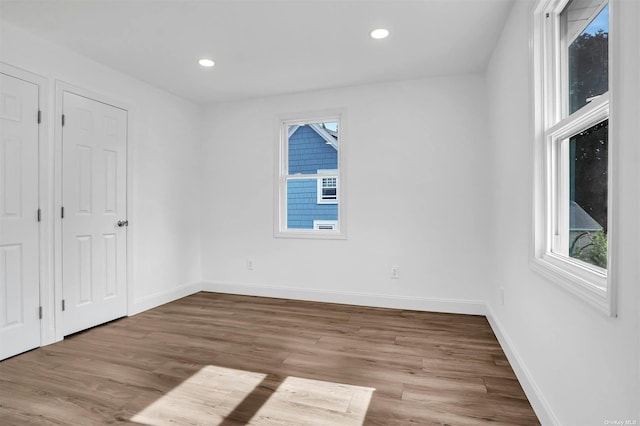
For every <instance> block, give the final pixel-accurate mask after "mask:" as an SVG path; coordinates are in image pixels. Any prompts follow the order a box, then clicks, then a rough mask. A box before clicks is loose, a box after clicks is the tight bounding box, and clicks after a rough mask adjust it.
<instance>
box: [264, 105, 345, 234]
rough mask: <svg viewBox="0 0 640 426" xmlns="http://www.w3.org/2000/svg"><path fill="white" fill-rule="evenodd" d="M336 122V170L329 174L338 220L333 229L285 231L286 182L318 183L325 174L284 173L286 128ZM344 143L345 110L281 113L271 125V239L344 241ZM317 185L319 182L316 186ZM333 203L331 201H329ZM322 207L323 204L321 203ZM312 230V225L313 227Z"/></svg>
mask: <svg viewBox="0 0 640 426" xmlns="http://www.w3.org/2000/svg"><path fill="white" fill-rule="evenodd" d="M330 122H337V123H338V143H337V146H336V150H337V153H338V168H337V169H335V173H333V175H334V176H335V177H337V181H338V182H339V183H338V188H337V200H335V201H334V203H337V204H338V220H336V221H334V222H335V227H334V229H289V228H287V182H288V181H290V180H306V179H316V180H317V181H321V179H322V178H323V177H327V174H321V173H320V172H321V171H322V170H318V171H317V173H315V174H296V175H289V174H288V164H289V157H288V152H289V149H288V143H289V132H288V128H289V126H296V125H298V126H302V125H306V124H312V123H330ZM345 140H346V110H344V109H335V110H329V111H318V112H308V113H292V114H282V115H280V116H278V117H277V119H276V122H275V141H276V148H275V152H276V161H275V162H274V163H275V179H274V182H275V185H274V207H275V211H274V236H275V237H278V238H311V239H346V238H347V220H346V210H347V209H346V202H345V201H346V186H345V175H346V168H345V164H346V160H345V152H346V151H345ZM320 185H321V183H320ZM332 201H333V200H332ZM324 204H327V202H326V201H325V202H324ZM314 228H315V226H314Z"/></svg>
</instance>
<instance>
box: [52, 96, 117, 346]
mask: <svg viewBox="0 0 640 426" xmlns="http://www.w3.org/2000/svg"><path fill="white" fill-rule="evenodd" d="M62 108H63V114H64V119H63V120H64V122H63V127H62V206H63V211H62V212H61V214H63V219H62V293H63V307H64V311H63V333H64V335H68V334H71V333H75V332H77V331H80V330H84V329H86V328H89V327H93V326H95V325H98V324H102V323H104V322H107V321H111V320H113V319H116V318H119V317H122V316H124V315H126V314H127V292H126V260H127V256H126V230H127V227H126V224H125V223H124V221H126V163H127V157H126V155H127V149H126V147H127V112H126V111H125V110H122V109H120V108H116V107H114V106H111V105H107V104H105V103H102V102H98V101H96V100H93V99H89V98H86V97H83V96H79V95H76V94H74V93H70V92H63V99H62ZM118 222H120V226H119V224H118Z"/></svg>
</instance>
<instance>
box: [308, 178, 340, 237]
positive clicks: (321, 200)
mask: <svg viewBox="0 0 640 426" xmlns="http://www.w3.org/2000/svg"><path fill="white" fill-rule="evenodd" d="M318 174H319V175H323V176H322V177H321V178H319V179H318V182H317V190H316V198H317V201H316V203H317V204H338V201H339V200H340V196H339V195H340V191H339V189H338V188H340V178H339V177H338V170H337V169H318ZM326 178H336V198H335V199H329V198H327V199H325V198H323V196H322V190H323V189H324V181H323V180H324V179H326ZM314 229H315V226H314Z"/></svg>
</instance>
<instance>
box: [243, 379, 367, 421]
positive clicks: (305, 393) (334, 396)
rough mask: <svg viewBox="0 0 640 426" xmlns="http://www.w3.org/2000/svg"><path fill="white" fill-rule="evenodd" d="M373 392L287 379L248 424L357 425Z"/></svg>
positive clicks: (324, 383)
mask: <svg viewBox="0 0 640 426" xmlns="http://www.w3.org/2000/svg"><path fill="white" fill-rule="evenodd" d="M374 390H375V389H373V388H367V387H362V386H353V385H346V384H340V383H333V382H324V381H320V380H311V379H303V378H300V377H287V378H286V379H285V380H284V381H283V382H282V384H281V385H280V386H279V387H278V389H277V391H276V392H275V393H274V394H273V395H271V397H270V398H269V400H268V401H267V403H266V404H264V405H263V406H262V408H260V410H258V412H257V413H256V414H255V416H254V417H253V418H252V419H251V422H250V423H249V424H251V425H276V424H277V425H322V426H325V425H345V426H346V425H350V426H351V425H353V426H360V425H362V424H363V423H364V419H365V416H366V415H367V409H368V408H369V402H370V401H371V396H372V395H373V391H374Z"/></svg>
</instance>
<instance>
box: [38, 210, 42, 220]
mask: <svg viewBox="0 0 640 426" xmlns="http://www.w3.org/2000/svg"><path fill="white" fill-rule="evenodd" d="M41 220H42V210H40V209H38V222H40V221H41Z"/></svg>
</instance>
